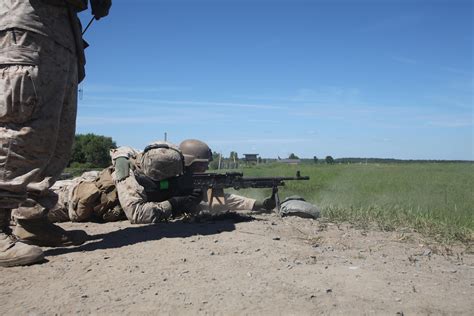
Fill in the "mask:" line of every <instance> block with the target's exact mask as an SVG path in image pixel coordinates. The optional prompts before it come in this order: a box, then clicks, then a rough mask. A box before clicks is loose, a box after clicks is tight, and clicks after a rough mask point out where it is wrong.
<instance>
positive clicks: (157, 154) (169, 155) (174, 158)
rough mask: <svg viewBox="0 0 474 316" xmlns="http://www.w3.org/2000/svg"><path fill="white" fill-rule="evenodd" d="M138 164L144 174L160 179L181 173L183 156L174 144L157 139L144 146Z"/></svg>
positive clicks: (155, 179) (156, 179)
mask: <svg viewBox="0 0 474 316" xmlns="http://www.w3.org/2000/svg"><path fill="white" fill-rule="evenodd" d="M140 165H141V169H142V171H143V173H144V174H145V175H146V176H148V177H149V178H151V179H152V180H154V181H161V180H164V179H168V178H172V177H177V176H180V175H182V174H183V172H184V157H183V154H182V153H181V151H180V150H179V148H178V147H176V145H174V144H171V143H168V142H164V141H157V142H154V143H151V144H150V145H148V146H146V147H145V150H144V151H143V153H142V155H141V159H140Z"/></svg>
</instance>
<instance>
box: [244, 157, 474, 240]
mask: <svg viewBox="0 0 474 316" xmlns="http://www.w3.org/2000/svg"><path fill="white" fill-rule="evenodd" d="M296 170H300V171H301V174H302V175H308V176H310V178H311V179H310V180H309V181H288V182H287V186H286V187H283V188H282V189H281V190H280V196H281V197H282V198H284V197H286V196H289V195H293V194H297V195H300V196H302V197H304V198H305V199H306V200H308V201H310V202H312V203H315V204H317V205H318V206H320V207H321V210H322V215H323V217H325V218H327V219H329V220H333V221H349V222H352V223H354V224H356V225H358V226H362V227H368V226H370V225H378V226H379V227H380V228H381V229H384V230H402V231H403V230H415V231H418V232H420V233H422V234H424V235H428V236H431V237H434V238H436V239H437V240H442V241H462V242H468V243H470V242H473V241H474V164H472V163H403V164H350V165H342V164H336V165H326V164H317V165H316V164H301V165H298V166H288V165H282V164H269V165H260V166H253V167H247V168H244V169H243V170H242V171H243V172H244V175H245V176H294V175H295V173H296ZM269 193H270V191H269V190H268V191H266V190H259V191H257V190H241V191H239V194H243V195H246V196H251V197H255V198H262V197H264V196H265V195H268V194H269Z"/></svg>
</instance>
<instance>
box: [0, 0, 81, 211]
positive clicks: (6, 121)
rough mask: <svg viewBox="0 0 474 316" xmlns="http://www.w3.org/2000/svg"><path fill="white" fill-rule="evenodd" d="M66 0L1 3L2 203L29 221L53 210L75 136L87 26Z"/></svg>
mask: <svg viewBox="0 0 474 316" xmlns="http://www.w3.org/2000/svg"><path fill="white" fill-rule="evenodd" d="M57 2H58V3H60V1H57ZM62 3H63V5H62V6H59V5H50V4H46V3H45V2H43V1H40V0H2V1H1V2H0V76H1V77H0V207H3V208H13V207H15V206H16V205H18V204H19V203H21V206H20V208H19V209H17V210H15V211H14V216H15V217H17V218H21V219H31V218H38V217H42V216H44V215H45V211H46V207H45V205H44V202H43V201H42V197H43V196H44V195H45V194H46V192H47V190H48V188H49V187H50V186H51V185H52V184H53V183H54V182H55V180H56V179H57V177H58V176H59V174H60V173H61V171H62V170H63V169H64V167H65V166H66V164H67V162H68V159H69V154H70V150H71V146H72V142H73V139H74V133H75V125H76V108H77V84H78V67H77V61H78V60H77V55H76V41H75V39H74V34H73V31H72V29H73V27H72V26H71V24H75V25H74V28H80V27H79V24H78V23H79V22H78V19H77V17H76V16H73V17H72V18H74V19H76V20H77V21H74V22H73V23H71V22H72V21H71V20H70V17H69V13H68V10H67V8H66V7H65V6H64V2H62ZM25 199H26V200H25Z"/></svg>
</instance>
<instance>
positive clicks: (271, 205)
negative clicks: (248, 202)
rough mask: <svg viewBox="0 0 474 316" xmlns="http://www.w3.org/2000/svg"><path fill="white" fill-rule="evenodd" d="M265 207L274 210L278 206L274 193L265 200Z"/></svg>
mask: <svg viewBox="0 0 474 316" xmlns="http://www.w3.org/2000/svg"><path fill="white" fill-rule="evenodd" d="M263 207H264V208H265V209H266V210H268V211H271V210H273V209H274V208H275V207H276V201H275V197H274V196H273V195H272V196H271V197H268V198H266V199H265V200H263Z"/></svg>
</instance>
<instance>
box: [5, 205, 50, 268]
mask: <svg viewBox="0 0 474 316" xmlns="http://www.w3.org/2000/svg"><path fill="white" fill-rule="evenodd" d="M9 224H10V210H7V209H0V267H13V266H23V265H27V264H32V263H35V262H38V261H41V260H43V258H44V254H43V250H41V248H39V247H36V246H30V245H26V244H24V243H21V242H19V241H18V240H17V239H16V238H15V237H14V236H13V235H12V234H11V230H10V227H9Z"/></svg>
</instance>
